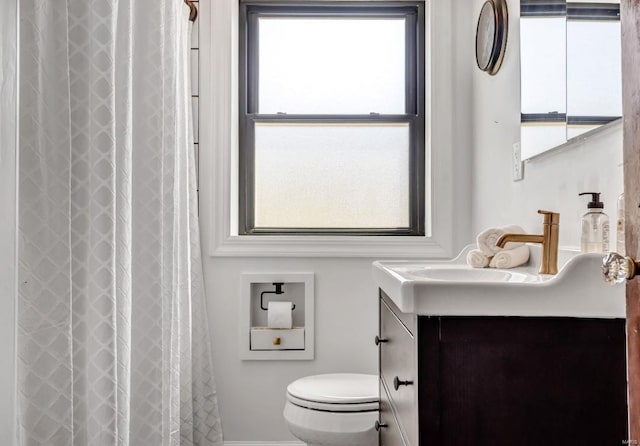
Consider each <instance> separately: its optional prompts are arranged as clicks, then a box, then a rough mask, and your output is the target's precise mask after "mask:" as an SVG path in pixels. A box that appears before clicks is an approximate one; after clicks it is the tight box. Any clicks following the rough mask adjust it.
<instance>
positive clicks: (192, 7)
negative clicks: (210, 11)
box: [184, 0, 198, 22]
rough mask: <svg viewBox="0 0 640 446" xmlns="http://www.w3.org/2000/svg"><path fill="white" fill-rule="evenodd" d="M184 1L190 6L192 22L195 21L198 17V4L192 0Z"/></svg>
mask: <svg viewBox="0 0 640 446" xmlns="http://www.w3.org/2000/svg"><path fill="white" fill-rule="evenodd" d="M184 2H185V3H186V4H187V5H188V6H189V9H190V12H189V20H191V21H192V22H195V21H196V17H198V8H196V5H194V3H193V2H192V1H191V0H184Z"/></svg>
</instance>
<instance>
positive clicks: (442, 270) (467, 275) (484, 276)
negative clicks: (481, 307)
mask: <svg viewBox="0 0 640 446" xmlns="http://www.w3.org/2000/svg"><path fill="white" fill-rule="evenodd" d="M391 268H393V270H394V271H396V272H398V273H400V274H403V275H405V276H406V277H413V278H415V279H416V280H421V279H428V280H440V281H446V282H456V283H457V282H472V283H473V282H516V283H517V282H539V281H540V280H542V276H540V275H537V274H530V273H528V272H525V271H515V270H506V269H493V268H469V267H468V266H467V265H446V266H445V265H410V266H409V265H408V266H395V267H394V266H392V267H391Z"/></svg>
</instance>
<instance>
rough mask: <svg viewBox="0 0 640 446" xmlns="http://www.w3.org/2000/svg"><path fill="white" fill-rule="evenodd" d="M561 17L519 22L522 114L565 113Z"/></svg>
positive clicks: (564, 54) (523, 18)
mask: <svg viewBox="0 0 640 446" xmlns="http://www.w3.org/2000/svg"><path fill="white" fill-rule="evenodd" d="M565 42H566V38H565V19H564V17H550V18H546V17H545V18H543V17H522V18H521V19H520V66H521V70H522V71H521V99H522V113H550V112H554V111H556V112H558V113H565V112H566V110H567V107H566V92H567V90H566V50H565Z"/></svg>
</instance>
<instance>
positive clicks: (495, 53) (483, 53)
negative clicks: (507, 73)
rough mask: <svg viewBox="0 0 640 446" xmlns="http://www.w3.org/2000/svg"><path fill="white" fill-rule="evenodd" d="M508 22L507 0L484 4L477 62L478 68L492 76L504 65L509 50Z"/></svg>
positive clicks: (488, 1) (479, 28) (477, 33)
mask: <svg viewBox="0 0 640 446" xmlns="http://www.w3.org/2000/svg"><path fill="white" fill-rule="evenodd" d="M508 21H509V16H508V14H507V2H506V0H487V1H486V2H484V5H482V9H481V10H480V17H478V28H477V29H476V62H477V64H478V68H480V69H481V70H482V71H486V72H487V73H489V74H491V75H494V74H496V73H497V72H498V70H500V65H502V59H503V58H504V52H505V50H506V48H507V29H508Z"/></svg>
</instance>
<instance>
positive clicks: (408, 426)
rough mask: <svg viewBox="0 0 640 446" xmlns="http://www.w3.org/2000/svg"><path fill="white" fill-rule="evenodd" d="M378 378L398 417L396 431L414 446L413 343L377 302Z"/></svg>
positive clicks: (415, 413)
mask: <svg viewBox="0 0 640 446" xmlns="http://www.w3.org/2000/svg"><path fill="white" fill-rule="evenodd" d="M380 334H381V337H382V338H383V339H384V341H385V342H383V343H382V344H380V375H381V379H382V380H383V381H384V384H385V385H386V388H387V390H388V391H389V396H390V403H391V404H392V405H393V406H394V408H395V411H396V413H397V415H398V422H399V424H400V428H401V429H402V430H403V432H404V433H405V435H406V436H407V439H408V440H409V443H410V444H411V445H412V446H413V445H417V432H418V426H417V418H418V414H417V401H418V400H417V392H416V388H417V385H418V382H417V373H416V372H417V368H416V351H417V350H416V343H415V339H414V337H413V335H412V334H411V333H410V332H409V331H408V330H407V328H406V327H405V326H404V324H403V323H402V322H401V321H400V320H399V319H398V318H397V317H396V315H395V314H394V313H393V312H392V311H391V309H390V308H389V307H388V306H387V305H386V304H385V303H384V301H381V305H380Z"/></svg>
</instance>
